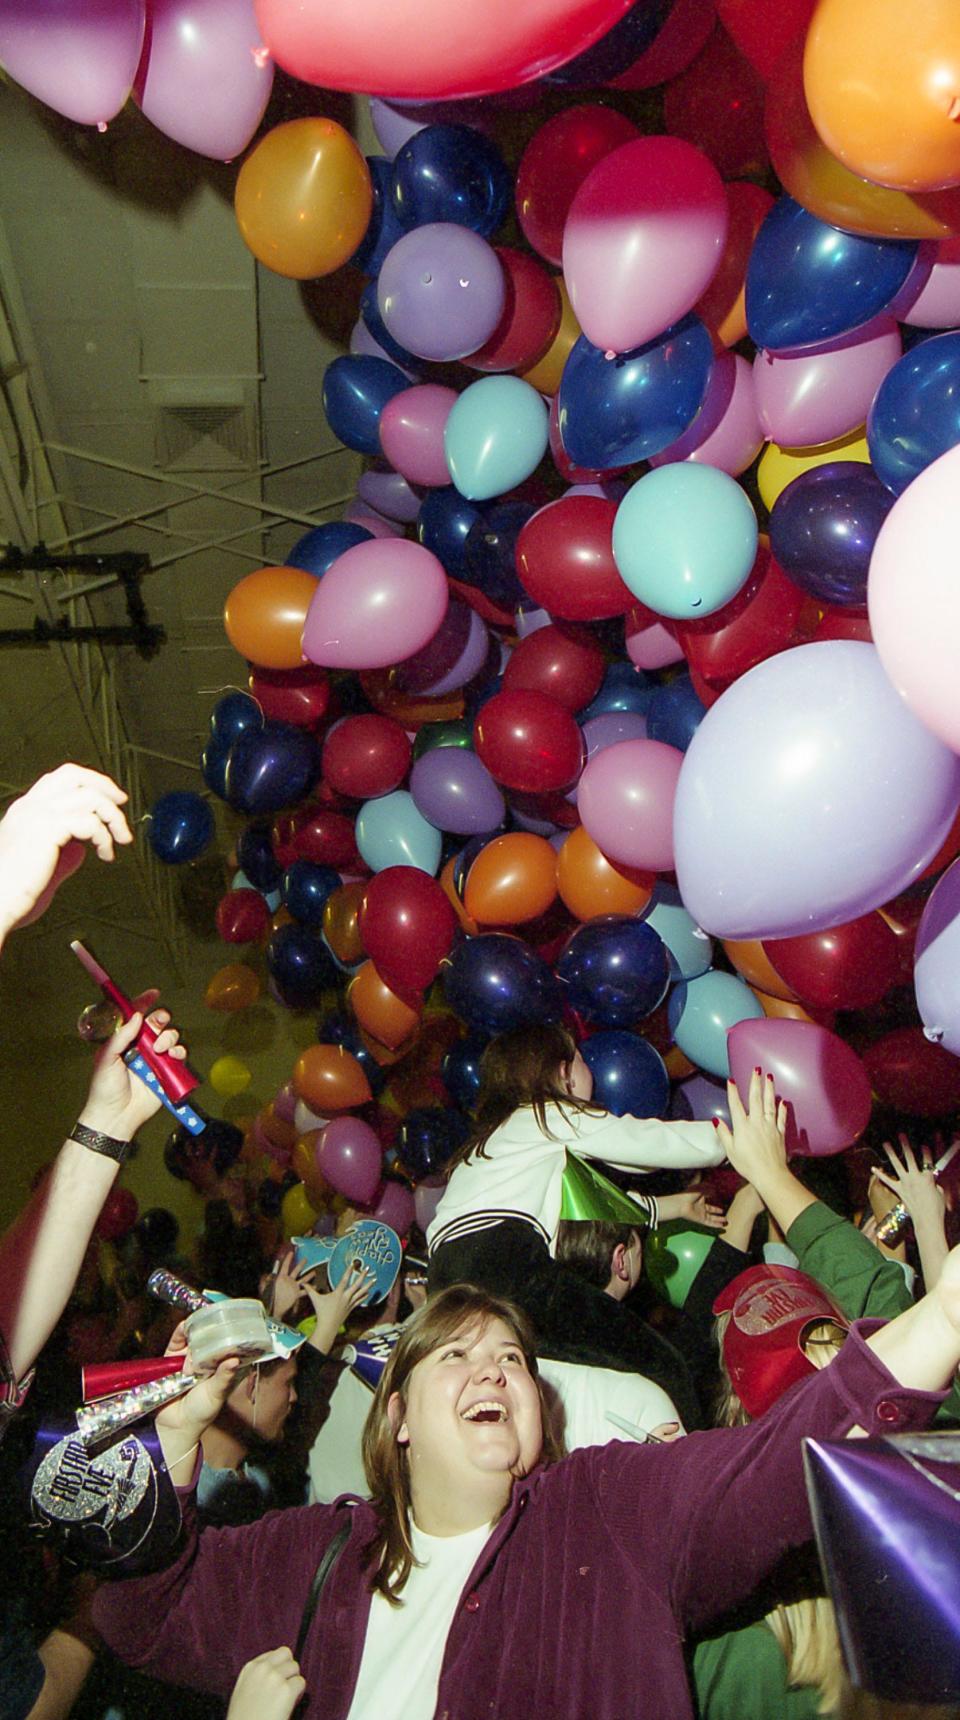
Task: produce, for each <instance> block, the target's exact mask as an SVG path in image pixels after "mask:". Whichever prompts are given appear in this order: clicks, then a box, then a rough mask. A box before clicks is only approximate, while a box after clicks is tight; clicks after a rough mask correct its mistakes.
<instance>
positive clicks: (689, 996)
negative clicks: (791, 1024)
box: [667, 968, 763, 1076]
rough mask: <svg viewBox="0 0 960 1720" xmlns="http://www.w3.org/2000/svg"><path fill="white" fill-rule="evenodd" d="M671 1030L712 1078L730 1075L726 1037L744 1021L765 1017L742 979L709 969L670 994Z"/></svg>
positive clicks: (692, 1058) (669, 1014)
mask: <svg viewBox="0 0 960 1720" xmlns="http://www.w3.org/2000/svg"><path fill="white" fill-rule="evenodd" d="M667 1014H668V1019H669V1022H670V1031H671V1032H672V1034H673V1037H674V1039H675V1040H676V1042H677V1044H678V1046H679V1047H680V1050H681V1051H682V1052H684V1053H685V1055H686V1056H687V1057H689V1059H690V1061H691V1062H692V1063H697V1064H699V1065H700V1067H701V1068H702V1069H705V1070H706V1071H707V1073H708V1074H709V1075H719V1076H727V1075H729V1073H730V1065H729V1062H728V1058H727V1034H728V1033H729V1032H730V1029H731V1028H732V1027H733V1026H734V1025H735V1024H736V1023H737V1022H741V1021H749V1020H750V1019H751V1018H753V1017H757V1016H762V1015H763V1010H762V1008H761V1006H760V1004H759V1002H758V1001H757V999H756V997H755V996H754V994H753V992H752V991H751V990H750V987H749V986H748V985H744V983H743V980H742V979H739V978H737V976H736V975H734V974H729V973H721V972H719V970H717V969H716V968H710V969H709V970H708V971H707V972H706V973H703V974H699V975H697V976H696V978H694V979H690V980H684V981H683V982H682V983H681V984H680V985H677V986H675V987H674V989H673V991H672V992H671V993H670V1000H669V1004H668V1007H667Z"/></svg>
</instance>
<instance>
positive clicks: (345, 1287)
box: [303, 1265, 375, 1355]
mask: <svg viewBox="0 0 960 1720" xmlns="http://www.w3.org/2000/svg"><path fill="white" fill-rule="evenodd" d="M374 1282H375V1279H374V1275H373V1273H372V1272H369V1271H367V1270H366V1269H365V1268H364V1267H362V1266H356V1265H354V1266H351V1267H350V1269H349V1271H347V1272H345V1273H344V1275H343V1277H342V1278H341V1280H340V1282H339V1284H338V1285H337V1287H336V1289H335V1290H328V1291H327V1292H326V1293H325V1294H322V1293H321V1292H320V1291H319V1290H314V1288H313V1286H312V1285H311V1284H304V1287H303V1292H304V1295H305V1296H306V1297H307V1299H308V1301H309V1303H310V1306H311V1308H312V1309H313V1312H314V1314H315V1315H316V1320H317V1323H316V1325H315V1327H314V1329H313V1333H312V1335H311V1338H310V1343H311V1344H312V1345H313V1348H314V1349H316V1350H322V1351H323V1353H324V1355H328V1354H329V1352H330V1351H331V1350H332V1349H333V1346H334V1344H335V1343H336V1341H337V1335H338V1333H339V1331H340V1327H341V1326H342V1325H343V1322H344V1320H346V1318H347V1316H348V1315H349V1314H352V1313H353V1310H354V1309H355V1308H359V1306H360V1304H361V1302H363V1301H364V1300H365V1298H366V1296H367V1294H368V1292H369V1291H370V1289H371V1288H372V1286H373V1284H374Z"/></svg>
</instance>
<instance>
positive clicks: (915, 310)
mask: <svg viewBox="0 0 960 1720" xmlns="http://www.w3.org/2000/svg"><path fill="white" fill-rule="evenodd" d="M922 249H923V247H922V246H921V250H922ZM909 284H910V283H909V281H908V283H907V285H908V286H909ZM897 312H898V315H899V316H900V317H901V318H902V320H903V321H904V322H906V323H912V324H913V326H914V327H915V328H956V326H957V324H958V323H960V240H957V239H944V240H943V241H942V243H941V244H939V245H937V246H936V247H935V254H934V261H933V267H932V268H931V270H930V273H929V274H928V275H927V277H926V279H925V280H924V281H923V283H922V285H921V288H920V292H919V293H918V295H917V296H916V297H915V298H914V300H913V303H912V304H904V303H903V301H902V297H901V298H899V299H898V302H897Z"/></svg>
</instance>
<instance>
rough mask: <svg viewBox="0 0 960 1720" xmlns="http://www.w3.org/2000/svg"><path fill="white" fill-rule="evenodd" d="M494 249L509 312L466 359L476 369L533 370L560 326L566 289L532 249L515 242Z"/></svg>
mask: <svg viewBox="0 0 960 1720" xmlns="http://www.w3.org/2000/svg"><path fill="white" fill-rule="evenodd" d="M493 248H494V250H495V252H496V254H497V256H498V257H499V259H500V267H501V268H502V270H503V285H504V300H503V315H502V316H501V318H500V321H499V322H498V323H497V326H496V328H495V329H494V331H493V333H492V335H491V336H490V338H489V340H486V341H484V343H483V346H481V347H480V348H478V350H477V351H476V352H472V353H471V354H470V356H469V358H465V359H464V360H463V363H464V364H466V365H469V367H470V369H471V370H483V371H501V370H516V371H524V370H531V369H532V368H533V366H534V365H535V364H538V363H539V362H540V360H541V358H542V357H543V355H544V353H545V352H547V351H548V350H549V348H550V346H551V345H552V343H553V340H554V338H555V336H556V333H557V330H558V328H559V327H560V315H561V312H562V309H563V303H562V300H561V298H560V289H559V287H558V286H557V283H556V281H555V280H554V278H553V276H552V275H549V274H548V273H547V271H546V269H545V268H544V266H543V264H542V263H540V262H538V261H537V259H536V257H531V255H530V253H529V251H515V250H514V248H513V246H512V245H494V247H493Z"/></svg>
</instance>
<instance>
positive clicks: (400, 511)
mask: <svg viewBox="0 0 960 1720" xmlns="http://www.w3.org/2000/svg"><path fill="white" fill-rule="evenodd" d="M390 405H392V402H391V401H388V402H387V406H390ZM384 410H386V408H384ZM380 428H381V431H382V430H383V417H382V415H381V419H380ZM357 500H358V502H365V503H368V504H369V506H370V507H371V508H377V509H379V511H380V513H381V514H384V515H386V517H387V518H388V519H390V520H392V521H394V522H395V523H397V524H400V525H405V526H409V525H412V524H413V522H414V521H415V519H416V517H417V515H418V513H419V512H420V502H421V496H420V492H419V490H414V489H413V488H412V487H411V485H410V484H409V483H408V482H407V480H406V478H405V477H404V476H403V474H402V472H394V471H380V470H378V469H377V468H376V467H375V466H368V467H367V470H366V471H365V472H361V474H360V477H359V479H358V482H357ZM371 535H372V534H371Z"/></svg>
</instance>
